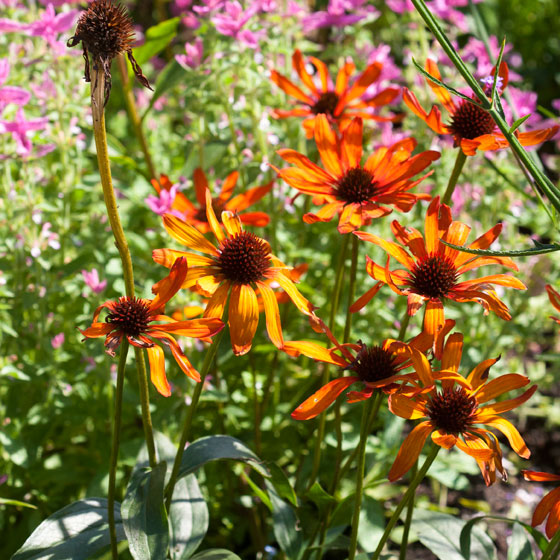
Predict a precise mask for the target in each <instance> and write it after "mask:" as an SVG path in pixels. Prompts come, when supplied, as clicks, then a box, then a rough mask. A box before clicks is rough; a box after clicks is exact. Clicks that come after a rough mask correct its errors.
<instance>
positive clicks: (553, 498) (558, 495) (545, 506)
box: [531, 488, 560, 538]
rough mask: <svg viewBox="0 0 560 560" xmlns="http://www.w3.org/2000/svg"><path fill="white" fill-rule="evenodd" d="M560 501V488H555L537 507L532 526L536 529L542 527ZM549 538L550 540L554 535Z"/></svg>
mask: <svg viewBox="0 0 560 560" xmlns="http://www.w3.org/2000/svg"><path fill="white" fill-rule="evenodd" d="M559 501H560V488H555V489H554V490H552V491H551V492H549V493H548V494H547V495H546V496H545V497H544V498H543V499H542V500H541V501H540V502H539V503H538V505H537V507H536V508H535V512H534V513H533V520H532V521H531V525H533V527H536V526H537V525H540V524H541V523H542V522H543V521H544V520H545V518H546V516H547V515H548V514H549V512H550V510H551V509H552V508H553V507H554V505H555V504H557V503H558V502H559ZM547 536H548V537H549V538H550V537H551V536H552V535H548V534H547Z"/></svg>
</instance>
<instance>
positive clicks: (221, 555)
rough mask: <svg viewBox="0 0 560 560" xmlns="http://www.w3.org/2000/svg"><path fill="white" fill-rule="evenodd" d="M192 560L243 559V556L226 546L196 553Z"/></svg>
mask: <svg viewBox="0 0 560 560" xmlns="http://www.w3.org/2000/svg"><path fill="white" fill-rule="evenodd" d="M192 560H241V558H239V556H237V554H234V553H233V552H231V551H230V550H226V549H225V548H209V549H208V550H203V551H202V552H199V553H198V554H195V555H194V556H193V557H192Z"/></svg>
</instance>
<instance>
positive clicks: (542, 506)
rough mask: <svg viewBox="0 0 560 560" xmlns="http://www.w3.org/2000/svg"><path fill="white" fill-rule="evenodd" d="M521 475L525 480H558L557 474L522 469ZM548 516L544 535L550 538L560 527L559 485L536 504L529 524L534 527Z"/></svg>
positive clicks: (559, 476) (559, 479) (559, 478)
mask: <svg viewBox="0 0 560 560" xmlns="http://www.w3.org/2000/svg"><path fill="white" fill-rule="evenodd" d="M521 472H522V473H523V477H524V478H525V480H532V481H535V482H549V481H554V482H558V481H560V475H559V474H549V473H545V472H538V471H529V470H523V471H521ZM547 516H548V520H547V522H546V528H545V532H546V536H547V537H548V538H549V539H551V538H552V537H553V536H554V535H555V533H556V532H557V531H558V529H560V487H558V488H554V490H551V491H550V492H548V494H546V495H545V496H544V497H543V499H542V500H541V501H540V502H539V503H538V504H537V507H536V508H535V511H534V512H533V519H532V520H531V525H532V526H533V527H536V526H537V525H540V524H541V523H542V522H543V521H544V520H545V519H546V517H547Z"/></svg>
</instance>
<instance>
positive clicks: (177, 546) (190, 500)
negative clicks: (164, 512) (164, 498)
mask: <svg viewBox="0 0 560 560" xmlns="http://www.w3.org/2000/svg"><path fill="white" fill-rule="evenodd" d="M169 528H170V535H171V542H170V544H169V551H170V552H171V558H172V560H186V559H187V558H189V557H190V556H191V555H192V554H193V553H194V552H195V551H196V549H197V548H198V547H199V545H200V543H201V542H202V540H203V539H204V537H205V535H206V531H208V507H207V506H206V502H205V501H204V498H203V497H202V493H201V491H200V488H199V486H198V482H197V480H196V476H195V475H194V474H189V475H188V476H185V477H184V478H182V479H181V480H178V481H177V484H176V485H175V488H174V490H173V499H172V501H171V507H170V508H169Z"/></svg>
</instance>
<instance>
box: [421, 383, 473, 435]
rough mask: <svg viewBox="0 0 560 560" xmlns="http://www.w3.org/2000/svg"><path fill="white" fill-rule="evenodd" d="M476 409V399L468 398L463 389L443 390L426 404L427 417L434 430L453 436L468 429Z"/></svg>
mask: <svg viewBox="0 0 560 560" xmlns="http://www.w3.org/2000/svg"><path fill="white" fill-rule="evenodd" d="M477 408H478V403H477V402H476V399H475V398H474V397H471V396H469V395H468V394H467V392H466V391H465V389H464V388H463V387H460V388H458V389H445V390H444V391H442V392H440V393H437V394H436V395H435V396H434V397H432V398H431V400H430V401H429V402H428V404H426V410H427V412H428V416H429V418H430V420H431V421H432V422H433V423H434V425H435V426H436V428H438V429H439V430H442V431H443V432H446V433H448V434H454V435H458V434H461V433H463V432H465V431H466V430H467V429H468V427H469V426H470V425H471V424H472V420H471V418H472V415H473V414H474V412H476V410H477Z"/></svg>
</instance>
